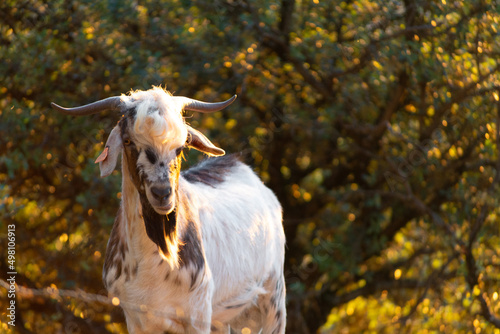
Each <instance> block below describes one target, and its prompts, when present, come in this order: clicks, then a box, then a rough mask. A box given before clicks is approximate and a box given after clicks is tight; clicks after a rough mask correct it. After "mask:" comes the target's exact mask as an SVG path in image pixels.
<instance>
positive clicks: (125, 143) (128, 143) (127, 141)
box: [123, 139, 132, 146]
mask: <svg viewBox="0 0 500 334" xmlns="http://www.w3.org/2000/svg"><path fill="white" fill-rule="evenodd" d="M130 144H132V142H131V141H130V139H124V140H123V145H125V146H129V145H130Z"/></svg>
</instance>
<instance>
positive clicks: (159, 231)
mask: <svg viewBox="0 0 500 334" xmlns="http://www.w3.org/2000/svg"><path fill="white" fill-rule="evenodd" d="M139 196H140V200H141V207H142V217H143V219H144V225H145V227H146V234H147V235H148V237H149V239H151V241H153V242H154V243H155V244H156V245H157V246H158V252H159V254H160V255H161V256H162V258H163V259H164V260H165V261H167V262H168V263H169V264H170V265H171V266H172V267H176V266H177V264H178V263H177V258H178V257H177V252H178V249H179V247H178V240H177V233H176V232H177V230H176V223H177V212H176V211H177V205H174V209H173V210H172V211H171V212H170V213H169V214H167V215H162V214H159V213H158V212H156V211H155V209H154V208H153V206H152V205H151V204H150V203H149V201H148V198H147V196H146V194H145V193H140V194H139ZM176 197H177V196H176Z"/></svg>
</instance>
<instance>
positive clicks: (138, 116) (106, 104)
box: [52, 87, 236, 215]
mask: <svg viewBox="0 0 500 334" xmlns="http://www.w3.org/2000/svg"><path fill="white" fill-rule="evenodd" d="M235 98H236V96H233V97H232V98H231V99H229V100H227V101H224V102H219V103H207V102H201V101H197V100H193V99H189V98H185V97H179V96H172V95H170V94H169V93H168V92H166V91H165V90H163V89H162V88H159V87H155V88H153V89H151V90H148V91H137V92H132V93H131V94H130V95H129V96H124V95H122V96H119V97H111V98H107V99H104V100H101V101H97V102H94V103H91V104H88V105H85V106H81V107H76V108H62V107H60V106H58V105H56V104H54V103H52V107H53V108H55V109H57V110H59V111H61V112H64V113H67V114H71V115H89V114H95V113H98V112H101V111H104V110H110V109H111V110H118V111H120V112H121V113H122V115H123V117H122V118H121V120H120V121H119V122H118V124H117V126H116V127H115V128H114V129H113V130H112V131H111V133H110V135H109V137H108V140H107V142H106V147H105V149H104V151H103V152H102V153H101V155H100V156H99V157H98V158H97V160H96V162H99V166H100V169H101V176H103V177H104V176H107V175H109V174H111V172H112V171H113V170H114V169H115V166H116V162H117V159H118V155H119V153H120V152H122V151H123V156H124V159H123V162H124V164H123V166H122V168H124V169H125V168H126V169H127V171H128V174H129V175H130V176H131V178H132V181H133V184H134V185H135V187H136V188H137V190H138V191H139V193H140V194H141V195H145V196H142V197H141V200H143V199H144V198H146V199H147V201H148V202H149V204H150V205H151V207H152V208H153V209H154V211H156V212H157V213H158V214H161V215H165V214H169V213H170V212H172V210H174V208H175V203H176V198H175V196H176V189H177V180H178V177H179V172H180V164H181V153H182V150H183V148H184V147H191V148H195V149H197V150H199V151H202V152H204V153H206V154H208V155H212V156H220V155H224V153H225V152H224V150H222V149H220V148H218V147H216V146H215V145H214V144H212V143H211V142H210V140H208V139H207V138H206V137H205V136H204V135H203V134H202V133H200V132H199V131H197V130H195V129H193V128H192V127H190V126H189V125H187V124H185V122H184V120H183V117H182V111H183V110H192V111H199V112H213V111H217V110H221V109H223V108H225V107H226V106H228V105H229V104H231V103H232V102H233V101H234V100H235Z"/></svg>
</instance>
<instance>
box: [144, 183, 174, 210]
mask: <svg viewBox="0 0 500 334" xmlns="http://www.w3.org/2000/svg"><path fill="white" fill-rule="evenodd" d="M146 189H147V190H146V195H147V197H148V201H149V204H151V206H152V207H153V209H154V210H155V211H156V212H157V213H159V214H162V215H164V214H169V213H170V212H172V210H173V209H174V206H175V198H174V197H175V196H174V194H173V193H172V187H171V186H170V185H168V186H165V185H160V186H151V187H149V189H148V187H146Z"/></svg>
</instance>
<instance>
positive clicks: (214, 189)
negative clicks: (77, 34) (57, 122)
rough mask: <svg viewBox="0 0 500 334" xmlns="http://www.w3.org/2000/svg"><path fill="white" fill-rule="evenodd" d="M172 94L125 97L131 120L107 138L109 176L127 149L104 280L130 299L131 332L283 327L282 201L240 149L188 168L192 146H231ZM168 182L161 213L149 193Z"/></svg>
mask: <svg viewBox="0 0 500 334" xmlns="http://www.w3.org/2000/svg"><path fill="white" fill-rule="evenodd" d="M170 97H171V95H170V94H169V93H168V92H166V91H164V90H163V89H160V88H154V89H152V90H149V91H140V92H135V93H131V95H130V96H124V97H123V101H124V110H123V113H124V117H122V119H121V120H120V122H119V123H118V125H117V126H116V127H115V128H114V129H113V131H112V133H111V134H110V137H109V138H108V142H107V143H106V147H107V151H106V152H107V155H106V157H105V159H104V161H102V162H101V163H100V164H101V166H100V167H101V174H102V175H103V176H106V175H109V174H110V173H111V172H112V171H113V169H114V168H115V165H116V160H117V156H118V153H119V152H121V151H122V153H123V154H122V178H123V179H122V202H121V205H120V208H119V210H118V214H117V217H116V221H115V224H114V226H113V229H112V232H111V236H110V239H109V242H108V248H107V252H106V259H105V264H104V271H103V280H104V284H105V286H106V288H107V289H108V291H109V294H110V296H113V297H118V298H119V299H120V301H121V302H122V303H121V305H122V307H123V309H124V312H125V317H126V320H127V327H128V330H129V332H130V333H193V334H194V333H210V332H212V333H214V332H217V333H229V332H230V329H232V330H234V331H237V332H238V333H241V330H242V328H244V327H247V328H249V329H250V330H251V333H259V332H260V333H264V334H268V333H269V334H275V333H284V332H285V322H286V310H285V284H284V277H283V261H284V244H285V237H284V233H283V226H282V212H281V206H280V204H279V202H278V200H277V198H276V196H275V195H274V194H273V192H272V191H271V190H269V189H268V188H267V187H266V186H264V184H263V183H262V181H261V180H260V179H259V178H258V177H257V176H256V175H255V173H254V172H253V171H252V170H251V169H250V168H249V167H248V166H246V165H245V164H243V163H242V162H240V161H239V160H238V158H236V157H235V156H234V155H231V156H225V157H217V158H208V159H207V160H204V161H203V162H202V163H200V164H199V165H197V166H195V167H193V168H191V169H189V170H187V171H184V172H182V173H181V172H180V166H181V154H179V152H180V151H182V148H183V147H185V146H189V147H192V148H195V149H198V150H200V151H203V152H205V153H207V154H209V155H222V154H223V153H224V152H223V151H222V150H220V149H218V148H217V147H215V146H213V144H212V143H211V142H210V141H209V140H208V139H207V138H206V137H204V136H203V135H201V133H199V132H197V131H196V130H194V129H192V128H190V127H189V126H187V125H186V124H185V122H184V120H183V118H182V115H181V113H182V106H177V105H175V103H171V101H170V100H171V99H170ZM192 136H195V137H197V140H196V141H195V140H192V139H193V138H191V137H192ZM200 136H201V137H200ZM198 137H199V138H198ZM186 142H188V144H186ZM217 149H218V150H219V151H218V150H217ZM161 183H164V184H170V185H171V186H172V195H171V196H170V199H172V198H173V201H174V208H173V210H172V211H170V212H168V213H163V212H162V211H161V210H160V213H158V212H157V211H156V210H155V208H154V207H153V205H152V204H151V202H150V201H149V199H150V197H151V196H149V197H148V191H149V192H150V189H149V188H150V187H152V186H153V185H158V184H161ZM149 195H151V194H150V193H149ZM153 202H154V201H153ZM154 204H158V203H157V202H155V203H154ZM127 305H133V306H135V307H127Z"/></svg>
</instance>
